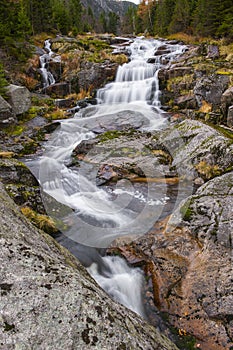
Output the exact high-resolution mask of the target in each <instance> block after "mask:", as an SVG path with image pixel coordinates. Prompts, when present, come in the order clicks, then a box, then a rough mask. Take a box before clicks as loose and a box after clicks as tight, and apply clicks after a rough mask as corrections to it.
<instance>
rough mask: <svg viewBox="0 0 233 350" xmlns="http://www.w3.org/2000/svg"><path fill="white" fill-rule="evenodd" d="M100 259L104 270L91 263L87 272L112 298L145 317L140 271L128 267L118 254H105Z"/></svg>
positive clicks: (142, 278)
mask: <svg viewBox="0 0 233 350" xmlns="http://www.w3.org/2000/svg"><path fill="white" fill-rule="evenodd" d="M102 259H103V263H104V264H105V266H106V267H105V270H104V271H103V270H102V271H99V268H98V265H97V264H96V263H93V264H92V265H91V266H90V267H89V268H88V269H87V270H88V271H89V273H90V274H91V275H92V277H93V278H94V279H95V280H96V282H98V284H99V285H100V286H101V287H102V288H103V289H104V290H105V291H106V292H107V293H108V294H109V295H110V296H111V297H112V298H113V299H114V300H116V301H118V302H120V303H121V304H123V305H124V306H126V307H127V308H128V309H131V310H133V311H134V312H136V313H137V314H139V315H141V316H143V317H145V311H144V307H143V302H142V295H141V289H142V286H143V280H144V277H143V274H142V271H141V270H140V269H136V268H130V267H129V266H128V265H127V263H126V262H125V260H123V259H122V258H120V257H118V256H105V257H103V258H102Z"/></svg>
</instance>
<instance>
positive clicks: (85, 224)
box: [39, 38, 185, 315]
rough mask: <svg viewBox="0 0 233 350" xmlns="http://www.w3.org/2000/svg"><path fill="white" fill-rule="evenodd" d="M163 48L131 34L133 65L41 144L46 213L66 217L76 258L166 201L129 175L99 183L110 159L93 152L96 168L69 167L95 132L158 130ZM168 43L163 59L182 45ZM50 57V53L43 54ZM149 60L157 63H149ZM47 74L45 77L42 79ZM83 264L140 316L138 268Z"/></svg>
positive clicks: (143, 227)
mask: <svg viewBox="0 0 233 350" xmlns="http://www.w3.org/2000/svg"><path fill="white" fill-rule="evenodd" d="M163 44H164V42H163ZM47 45H48V42H47ZM161 45H162V42H161V41H160V40H144V39H142V38H137V39H135V40H134V41H133V43H132V44H131V45H130V46H129V47H128V50H129V52H130V62H129V63H126V64H124V65H122V66H120V67H119V69H118V72H117V76H116V80H115V82H113V83H110V84H108V85H106V86H105V87H104V88H103V89H100V90H99V91H98V93H97V98H98V101H99V104H98V105H97V106H90V107H87V108H85V109H82V110H80V111H79V112H78V113H76V114H75V116H74V118H73V119H68V120H64V121H61V125H60V128H59V129H58V130H56V131H55V133H54V135H53V137H52V139H51V140H50V141H48V142H47V144H46V146H45V147H46V150H45V153H44V155H43V157H41V159H40V165H39V181H40V184H41V187H42V189H43V191H44V192H45V196H44V203H45V206H46V209H47V212H48V214H49V215H51V216H53V217H55V218H59V220H61V216H62V215H63V221H64V222H65V224H67V226H68V227H69V228H68V229H66V230H65V231H64V235H65V239H64V240H63V241H62V240H61V243H63V244H64V245H67V246H69V245H70V242H73V245H75V244H77V247H78V248H77V250H75V249H74V248H73V249H71V250H73V252H74V251H75V254H76V255H77V256H78V257H79V258H80V253H79V247H82V249H84V248H83V247H84V246H87V247H97V248H106V247H107V246H109V245H110V244H111V243H112V242H113V241H114V240H115V239H116V238H118V237H121V236H125V235H130V236H134V235H136V236H138V235H140V234H144V233H145V232H147V231H148V230H149V229H150V228H151V227H152V225H153V224H154V222H155V221H156V218H158V217H159V215H160V213H161V211H162V209H163V207H164V204H165V203H166V201H167V199H168V198H167V195H166V188H163V187H161V186H160V187H159V186H149V185H148V187H147V188H146V191H144V192H143V191H142V190H141V188H137V185H135V186H134V185H132V184H131V183H130V182H129V181H127V180H121V181H119V182H118V183H117V185H116V186H115V188H114V189H109V188H100V187H98V186H97V185H96V172H97V169H98V166H99V164H104V163H106V162H107V159H106V155H104V156H103V155H102V154H96V160H97V161H98V165H97V168H95V167H91V168H89V167H88V166H80V168H79V169H78V170H77V169H72V168H70V167H69V162H70V157H71V154H72V151H73V149H74V148H75V147H76V146H77V145H78V144H80V143H81V142H82V141H83V140H88V139H91V138H94V137H95V136H96V133H98V132H101V131H102V132H103V131H104V130H105V129H107V130H109V129H111V128H112V130H114V129H119V128H120V129H122V128H124V126H125V127H128V126H133V127H134V128H139V129H140V130H147V131H148V130H158V129H160V128H163V127H164V126H165V125H166V123H167V120H166V118H164V115H163V114H164V112H163V111H162V110H161V109H160V101H159V82H158V69H159V68H160V67H161V63H160V62H161V56H156V55H155V52H156V50H157V48H158V47H159V46H161ZM167 46H168V48H169V50H168V51H169V53H168V54H166V61H168V60H169V59H170V58H173V57H174V56H175V55H178V54H180V53H181V52H182V51H183V50H184V49H185V47H184V46H182V45H167ZM50 55H51V54H50V51H49V53H48V57H50ZM163 58H164V57H163ZM150 61H153V62H154V63H153V64H151V63H148V62H150ZM49 79H50V78H48V77H47V78H46V81H47V82H48V81H49ZM145 175H146V173H145ZM47 194H48V195H49V196H50V197H49V200H47ZM51 198H53V199H54V200H52V199H51ZM59 203H60V204H59ZM56 213H58V217H56ZM67 242H68V243H67ZM80 244H81V246H80ZM86 249H87V250H88V249H89V248H86ZM90 249H93V248H90ZM90 249H89V250H88V251H90ZM95 252H96V251H95ZM84 255H85V254H84ZM90 255H92V253H90ZM80 260H81V261H82V257H81V258H80ZM84 260H85V259H84ZM97 260H98V262H97ZM93 262H94V265H93V264H91V263H93ZM96 263H98V264H97V265H96ZM84 264H85V262H84ZM86 266H89V271H90V273H91V274H92V275H93V276H94V277H95V278H96V280H97V281H98V282H99V283H100V284H101V285H102V286H103V288H105V289H106V290H107V291H108V292H109V293H110V294H111V295H112V296H113V297H114V298H116V299H117V300H118V301H120V302H122V303H123V304H124V305H126V306H127V307H130V308H131V309H133V310H134V311H135V312H138V313H140V314H142V315H143V313H144V312H143V307H142V304H141V299H140V290H139V289H138V291H137V293H136V294H133V292H132V291H133V290H134V289H137V288H138V286H140V284H141V283H142V278H143V277H142V274H141V273H140V271H138V270H137V269H136V270H132V269H130V268H129V267H128V266H127V265H126V263H125V262H124V261H123V260H122V259H120V258H113V257H104V258H103V257H101V256H99V255H98V259H96V253H95V254H93V255H92V258H91V259H90V261H89V262H88V263H86ZM103 266H104V268H103ZM126 281H127V282H126ZM134 286H136V287H134Z"/></svg>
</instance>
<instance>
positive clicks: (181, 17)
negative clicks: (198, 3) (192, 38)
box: [168, 0, 191, 33]
mask: <svg viewBox="0 0 233 350" xmlns="http://www.w3.org/2000/svg"><path fill="white" fill-rule="evenodd" d="M190 23H191V2H190V1H189V0H177V1H176V4H175V8H174V12H173V15H172V20H171V23H170V25H169V27H168V31H169V33H177V32H188V31H189V27H190Z"/></svg>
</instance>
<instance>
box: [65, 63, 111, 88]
mask: <svg viewBox="0 0 233 350" xmlns="http://www.w3.org/2000/svg"><path fill="white" fill-rule="evenodd" d="M117 68H118V64H116V63H105V64H103V63H101V64H99V63H93V62H83V63H82V64H81V67H80V72H78V74H77V77H76V79H77V80H78V85H79V89H83V90H88V89H89V88H90V86H91V87H92V89H97V88H100V87H102V86H103V85H104V84H106V82H107V81H110V80H113V78H114V77H115V75H116V70H117ZM72 83H73V84H74V79H73V80H72Z"/></svg>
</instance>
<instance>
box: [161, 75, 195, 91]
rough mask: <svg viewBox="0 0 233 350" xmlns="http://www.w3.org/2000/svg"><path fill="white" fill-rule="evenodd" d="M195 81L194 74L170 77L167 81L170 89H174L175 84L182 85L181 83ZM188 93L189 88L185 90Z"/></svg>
mask: <svg viewBox="0 0 233 350" xmlns="http://www.w3.org/2000/svg"><path fill="white" fill-rule="evenodd" d="M192 82H193V74H185V75H183V76H179V77H174V78H170V79H168V81H167V90H168V91H174V86H175V85H180V84H187V85H189V84H191V83H192ZM183 91H185V92H186V93H187V91H188V92H189V90H188V89H186V90H183Z"/></svg>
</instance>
